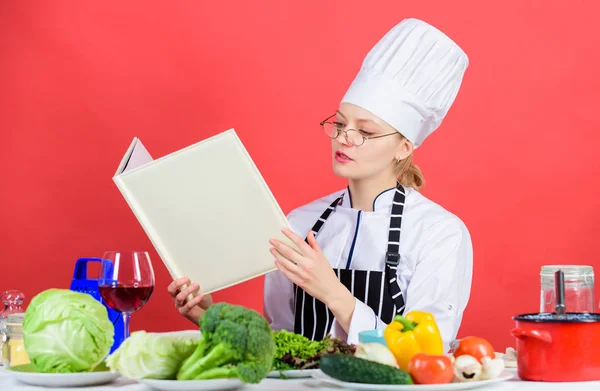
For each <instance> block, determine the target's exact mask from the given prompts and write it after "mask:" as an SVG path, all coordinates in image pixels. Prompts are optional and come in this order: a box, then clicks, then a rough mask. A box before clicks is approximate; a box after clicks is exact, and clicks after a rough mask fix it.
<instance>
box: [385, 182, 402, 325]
mask: <svg viewBox="0 0 600 391" xmlns="http://www.w3.org/2000/svg"><path fill="white" fill-rule="evenodd" d="M405 200H406V190H405V189H404V187H403V186H402V185H401V184H398V185H397V186H396V193H395V194H394V201H393V204H392V213H391V216H390V230H389V233H388V248H387V253H386V259H385V274H386V279H387V283H388V284H389V292H390V295H391V296H392V299H393V300H394V304H395V305H396V313H397V314H402V313H403V312H404V306H405V305H404V298H403V297H402V290H401V289H400V286H399V285H398V279H397V270H398V264H399V263H400V232H401V229H402V213H403V212H404V201H405Z"/></svg>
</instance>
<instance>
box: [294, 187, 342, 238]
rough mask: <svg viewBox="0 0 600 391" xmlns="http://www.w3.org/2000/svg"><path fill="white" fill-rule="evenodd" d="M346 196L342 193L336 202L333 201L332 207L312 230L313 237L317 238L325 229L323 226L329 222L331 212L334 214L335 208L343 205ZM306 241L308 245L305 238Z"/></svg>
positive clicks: (329, 207)
mask: <svg viewBox="0 0 600 391" xmlns="http://www.w3.org/2000/svg"><path fill="white" fill-rule="evenodd" d="M344 194H345V193H342V195H341V196H339V197H338V198H336V199H335V201H333V202H332V203H331V205H329V206H328V207H327V209H325V211H324V212H323V213H322V214H321V217H319V220H317V222H316V223H315V224H314V225H313V227H312V228H311V231H312V233H313V235H315V238H316V237H317V234H318V233H319V231H320V230H321V228H323V224H325V220H327V219H328V218H329V215H330V214H331V212H333V211H334V210H335V208H336V207H337V206H338V205H340V204H341V203H342V201H343V199H344ZM304 241H305V242H306V243H308V238H304Z"/></svg>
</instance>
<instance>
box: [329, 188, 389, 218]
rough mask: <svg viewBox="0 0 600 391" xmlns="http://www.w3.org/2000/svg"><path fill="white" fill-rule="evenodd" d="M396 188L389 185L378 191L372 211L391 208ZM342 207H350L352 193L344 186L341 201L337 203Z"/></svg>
mask: <svg viewBox="0 0 600 391" xmlns="http://www.w3.org/2000/svg"><path fill="white" fill-rule="evenodd" d="M394 190H396V188H395V187H391V188H389V189H386V190H384V191H382V192H381V193H379V194H378V195H377V197H375V199H374V200H373V212H377V211H381V210H391V208H392V203H393V201H394V194H395V191H394ZM339 206H341V207H343V208H350V209H352V208H353V207H352V194H350V188H349V187H346V189H345V190H344V198H343V199H342V203H341V204H340V205H339Z"/></svg>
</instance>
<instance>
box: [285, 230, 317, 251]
mask: <svg viewBox="0 0 600 391" xmlns="http://www.w3.org/2000/svg"><path fill="white" fill-rule="evenodd" d="M281 232H283V234H284V235H285V236H287V237H288V238H289V239H290V240H291V241H292V242H294V244H295V245H296V246H298V249H300V251H301V252H302V254H304V255H309V254H311V252H312V249H311V248H310V246H309V245H308V244H306V242H305V241H304V239H303V238H302V237H300V235H298V234H296V233H295V232H294V231H292V230H291V229H288V228H283V229H282V230H281Z"/></svg>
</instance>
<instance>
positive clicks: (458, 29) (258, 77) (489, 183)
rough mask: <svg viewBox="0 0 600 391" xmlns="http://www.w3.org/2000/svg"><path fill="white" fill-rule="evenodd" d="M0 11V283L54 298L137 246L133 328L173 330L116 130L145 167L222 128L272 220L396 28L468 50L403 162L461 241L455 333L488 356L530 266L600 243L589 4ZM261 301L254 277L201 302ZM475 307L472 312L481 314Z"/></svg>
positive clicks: (305, 197) (297, 197)
mask: <svg viewBox="0 0 600 391" xmlns="http://www.w3.org/2000/svg"><path fill="white" fill-rule="evenodd" d="M366 4H367V3H366V2H363V1H347V0H346V1H329V2H323V1H315V0H311V1H303V2H288V1H284V2H280V1H263V2H246V1H222V2H188V1H183V2H156V1H154V2H118V3H116V2H115V3H112V4H109V3H107V2H93V3H92V2H61V1H53V2H42V1H37V2H36V1H33V2H10V1H3V2H0V36H1V37H2V39H1V40H0V86H1V87H0V132H1V136H2V137H1V140H2V141H1V145H2V147H1V152H0V167H1V168H0V170H1V182H0V188H1V191H0V197H1V199H0V200H1V202H0V222H1V225H0V228H1V236H0V240H1V243H0V262H1V267H0V290H2V291H3V290H6V289H11V288H17V289H21V290H23V291H24V292H25V293H26V295H27V297H28V301H29V299H30V298H31V297H32V296H33V295H34V294H36V293H38V292H39V291H41V290H43V289H46V288H50V287H68V286H69V283H70V279H71V276H72V269H73V265H74V262H75V260H76V259H77V258H78V257H83V256H101V255H102V253H103V252H104V251H105V250H109V249H130V248H145V249H150V250H152V251H151V255H152V256H153V257H154V258H153V259H154V265H155V269H156V273H157V276H156V277H157V281H156V284H157V290H156V291H155V294H154V296H153V297H152V299H151V301H150V302H149V304H148V305H147V306H146V307H144V308H143V309H142V310H141V311H139V312H138V313H136V314H134V316H133V318H132V329H141V328H144V329H148V330H155V331H164V330H173V329H181V328H190V327H193V325H191V324H189V323H188V322H187V321H185V320H183V319H182V318H180V317H178V315H177V312H176V311H175V309H174V308H173V305H172V302H171V300H170V298H169V296H168V295H167V292H166V286H167V285H168V283H169V282H170V279H169V276H168V274H167V272H166V269H165V268H164V266H163V265H162V263H161V262H160V260H159V258H158V256H157V255H156V253H155V252H154V250H153V248H152V247H151V244H150V242H149V240H148V239H147V237H146V236H145V234H144V233H143V231H142V228H141V227H140V225H139V224H138V222H137V220H136V219H135V217H134V216H133V214H132V213H131V212H130V210H129V209H128V207H127V205H126V203H125V201H124V200H123V198H122V197H121V195H120V193H119V192H118V190H117V189H116V187H115V186H114V184H113V182H112V179H111V178H112V175H113V173H114V172H115V170H116V168H117V165H118V163H119V161H120V159H121V157H122V155H123V153H124V152H125V150H126V149H127V147H128V145H129V143H130V141H131V139H132V138H133V137H134V136H138V137H140V138H141V139H142V140H143V142H144V143H145V145H146V146H147V147H148V148H149V150H150V151H151V153H152V154H153V155H154V156H155V157H160V156H163V155H165V154H167V153H170V152H173V151H175V150H177V149H179V148H182V147H185V146H187V145H189V144H191V143H194V142H197V141H199V140H201V139H203V138H205V137H208V136H211V135H214V134H216V133H218V132H221V131H223V130H226V129H229V128H230V127H235V128H236V130H237V132H238V134H239V135H240V137H241V138H242V140H243V142H244V143H245V144H246V147H247V148H248V150H249V152H250V153H251V155H252V156H253V158H254V159H255V161H256V164H257V165H258V167H259V169H260V170H261V172H262V173H263V175H264V177H265V179H266V180H267V182H268V183H269V185H270V186H271V189H272V191H273V193H274V194H275V196H276V197H277V199H278V200H279V202H280V204H281V206H282V208H283V209H284V211H285V212H288V211H289V210H291V209H292V208H294V207H296V206H299V205H301V204H303V203H305V202H308V201H310V200H312V199H314V198H317V197H319V196H321V195H324V194H326V193H328V192H331V191H335V190H337V189H339V188H341V187H342V186H344V182H343V181H342V180H340V179H339V178H336V177H334V176H333V174H332V173H331V170H330V158H329V142H328V140H327V139H325V137H323V136H322V135H321V133H320V129H319V127H318V123H319V121H320V120H321V119H323V118H324V117H326V116H328V115H329V114H330V113H332V112H333V111H334V110H335V109H336V107H337V104H338V102H339V100H340V98H341V97H342V95H343V93H344V91H345V89H346V88H347V86H348V85H349V83H350V81H351V80H352V78H353V77H354V75H355V73H356V72H357V70H358V68H359V66H360V63H361V61H362V59H363V57H364V56H365V55H366V53H367V51H368V50H369V49H370V48H371V47H372V45H374V44H375V42H376V41H377V40H378V39H379V38H380V37H381V36H382V35H383V34H384V33H385V32H387V31H388V29H389V28H391V27H392V26H393V25H394V24H395V23H397V22H399V21H400V20H401V19H402V18H406V17H418V18H422V19H424V20H426V21H428V22H430V23H432V24H434V25H436V26H438V27H439V28H441V29H442V30H444V31H446V32H447V33H448V34H449V35H450V36H451V37H453V38H454V39H455V40H456V41H457V42H459V43H460V45H461V46H463V48H464V49H465V50H466V52H467V53H468V54H469V56H470V59H471V65H470V68H469V69H468V71H467V75H466V78H465V82H464V86H463V88H462V91H461V93H460V94H459V96H458V99H457V101H456V103H455V105H454V107H453V108H452V110H451V112H450V114H449V116H448V117H447V119H446V121H445V123H444V124H443V126H442V128H441V129H440V131H439V132H437V133H436V134H435V135H434V136H432V137H431V138H430V139H428V141H427V143H426V144H425V145H424V146H423V148H421V149H419V150H418V151H417V154H416V159H417V162H418V164H420V165H421V166H422V168H423V170H424V172H425V175H426V179H427V181H428V186H427V187H426V188H425V190H424V193H425V195H426V196H428V197H430V198H432V199H433V200H434V201H436V202H439V203H441V204H442V205H443V206H445V207H446V208H448V209H449V210H451V211H452V212H454V213H456V214H457V215H459V216H460V217H461V218H462V219H463V220H464V221H465V222H466V224H467V226H468V227H469V229H470V231H471V233H472V236H473V243H474V252H475V269H474V280H473V290H472V296H471V302H470V304H469V306H468V309H467V312H466V315H465V318H464V323H463V327H462V329H461V332H460V335H466V334H478V335H481V336H484V337H486V338H488V339H490V340H491V341H492V343H493V344H494V345H496V350H503V349H504V348H505V347H506V346H508V345H512V344H513V339H512V337H511V336H510V334H509V330H510V328H511V327H512V325H513V321H512V320H511V316H512V315H514V314H517V313H521V312H536V311H537V310H538V303H539V269H540V267H541V266H542V265H543V264H552V263H576V264H591V265H595V266H596V269H597V270H598V266H599V265H598V259H599V256H600V249H599V248H598V246H596V243H597V241H598V237H599V236H600V225H599V224H598V221H599V219H600V205H599V202H598V199H599V198H598V196H597V193H596V192H597V190H598V187H599V183H600V179H599V177H600V175H599V174H600V165H599V163H598V159H597V158H594V154H596V153H597V149H598V147H597V145H598V142H599V141H600V135H599V134H598V129H600V121H599V120H598V115H597V112H598V104H599V102H600V92H599V90H600V78H599V77H598V73H597V71H598V69H600V54H599V52H598V50H597V43H598V42H599V38H600V34H599V33H598V30H597V27H595V26H596V22H597V20H596V18H595V16H594V15H598V13H600V5H599V4H598V3H596V2H591V1H590V2H587V5H585V6H584V5H582V4H583V2H580V1H573V2H569V5H567V2H565V1H544V2H542V1H529V2H523V1H521V0H507V1H504V2H501V3H490V2H482V1H475V0H473V1H453V2H448V1H420V2H398V1H381V2H376V3H371V5H369V6H367V5H366ZM216 299H217V300H228V301H230V302H235V303H241V304H244V305H247V306H251V307H253V308H256V309H258V310H262V279H257V280H254V281H251V282H249V283H245V284H243V285H240V286H237V287H234V288H231V289H227V290H225V291H223V292H220V293H218V294H217V295H216ZM484 313H485V315H484Z"/></svg>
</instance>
